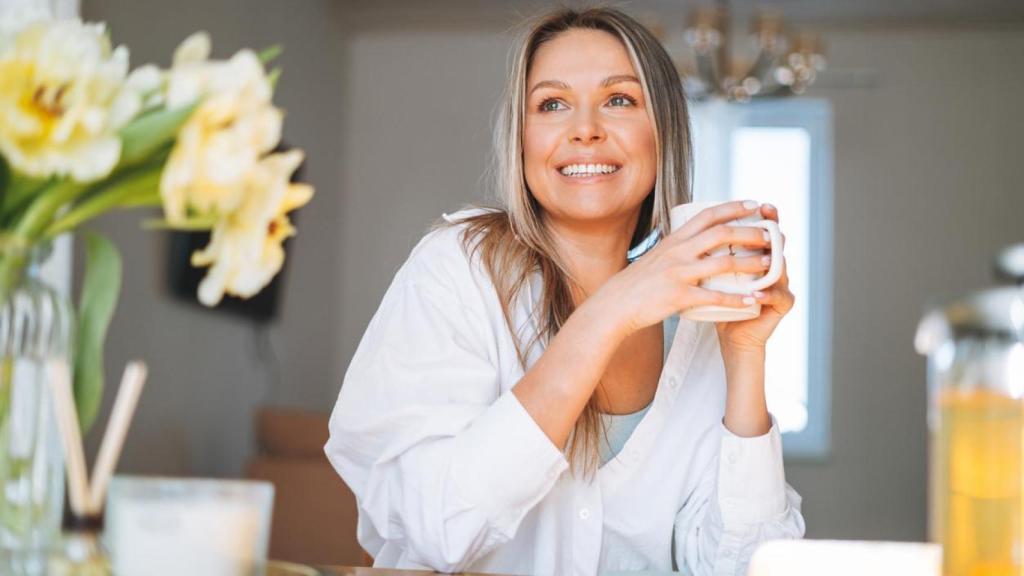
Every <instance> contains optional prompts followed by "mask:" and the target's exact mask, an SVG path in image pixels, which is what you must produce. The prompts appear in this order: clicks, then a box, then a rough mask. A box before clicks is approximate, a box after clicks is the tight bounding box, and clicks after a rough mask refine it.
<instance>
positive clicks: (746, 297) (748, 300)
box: [743, 296, 757, 305]
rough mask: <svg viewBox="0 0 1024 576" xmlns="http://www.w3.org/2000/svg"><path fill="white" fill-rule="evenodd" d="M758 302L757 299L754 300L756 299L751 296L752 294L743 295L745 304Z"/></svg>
mask: <svg viewBox="0 0 1024 576" xmlns="http://www.w3.org/2000/svg"><path fill="white" fill-rule="evenodd" d="M756 302H757V301H756V300H754V299H753V298H752V297H750V296H744V297H743V303H744V304H748V305H749V304H754V303H756Z"/></svg>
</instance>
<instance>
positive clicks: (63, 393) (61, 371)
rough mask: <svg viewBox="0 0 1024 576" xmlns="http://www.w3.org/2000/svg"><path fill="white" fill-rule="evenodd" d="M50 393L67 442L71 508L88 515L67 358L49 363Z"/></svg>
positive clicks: (79, 513)
mask: <svg viewBox="0 0 1024 576" xmlns="http://www.w3.org/2000/svg"><path fill="white" fill-rule="evenodd" d="M47 372H48V375H49V378H48V380H49V382H50V392H51V394H52V396H53V405H54V409H55V411H56V414H57V426H58V427H59V428H60V438H61V443H62V444H63V445H64V464H65V466H66V468H67V473H68V494H69V497H70V499H71V511H72V512H74V513H75V515H76V516H85V515H86V514H87V513H88V511H89V479H88V478H87V477H86V472H85V452H84V450H83V449H82V432H81V428H79V426H78V412H77V411H76V410H75V398H74V396H73V394H72V392H71V371H70V369H69V368H68V364H67V362H66V361H64V360H51V361H50V362H49V364H48V366H47Z"/></svg>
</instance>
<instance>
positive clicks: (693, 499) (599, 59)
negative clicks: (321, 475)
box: [326, 9, 804, 575]
mask: <svg viewBox="0 0 1024 576" xmlns="http://www.w3.org/2000/svg"><path fill="white" fill-rule="evenodd" d="M513 50H514V52H513V60H512V70H511V74H510V76H509V83H508V85H507V89H506V95H505V101H504V105H503V107H502V113H501V116H500V117H499V121H498V126H497V129H496V131H495V134H496V141H495V144H496V145H495V153H496V155H497V170H496V174H497V180H496V181H495V183H494V187H495V192H496V193H497V195H498V196H499V198H500V199H501V201H502V207H501V208H498V209H473V210H467V211H464V212H460V213H458V214H455V215H453V216H446V220H447V221H448V222H447V224H444V225H442V226H439V227H438V229H437V230H435V231H433V232H431V233H430V234H428V235H427V237H426V238H424V239H423V240H422V241H421V242H420V244H419V245H418V246H417V247H416V248H415V249H414V250H413V253H412V255H411V256H410V257H409V260H408V261H407V262H406V263H405V265H404V266H403V267H402V269H401V270H400V271H399V272H398V274H397V275H396V277H395V280H394V282H393V283H392V285H391V287H390V288H389V289H388V292H387V294H385V296H384V299H383V301H382V303H381V306H380V309H379V310H378V312H377V314H376V315H375V316H374V318H373V320H372V321H371V323H370V326H369V327H368V328H367V331H366V334H365V335H364V337H363V340H362V342H361V343H360V345H359V348H358V350H357V351H356V354H355V356H354V358H353V360H352V364H351V365H350V367H349V370H348V373H347V374H346V376H345V382H344V384H343V386H342V389H341V394H340V396H339V398H338V403H337V406H336V407H335V410H334V413H333V415H332V417H331V438H330V440H329V441H328V443H327V446H326V452H327V455H328V457H329V458H330V460H331V462H332V463H333V465H334V466H335V468H336V469H337V470H338V472H339V474H341V476H342V477H343V478H344V479H345V481H346V482H347V483H348V484H349V486H350V487H351V488H352V490H353V492H354V493H355V494H356V496H357V500H358V502H359V514H360V521H359V539H360V543H361V544H362V546H363V547H364V548H366V550H367V551H368V552H369V553H370V554H371V555H373V556H374V557H375V565H376V566H384V567H400V568H412V567H419V568H430V569H434V570H438V571H443V572H460V571H474V572H488V573H515V574H541V575H544V574H579V575H584V574H596V573H599V572H603V571H636V570H648V571H650V570H655V571H668V570H682V571H683V572H686V573H690V574H698V575H706V574H737V575H738V574H745V572H746V563H747V561H748V559H749V557H750V555H751V554H752V553H753V550H754V548H755V547H756V546H757V545H758V544H759V543H760V542H762V541H765V540H768V539H780V538H797V537H800V536H802V535H803V531H804V524H803V519H802V517H801V515H800V497H799V496H798V495H797V494H796V492H795V491H793V490H792V488H789V487H788V485H787V484H786V482H785V478H784V473H783V468H782V453H781V443H780V439H779V431H778V427H777V426H776V425H775V423H774V421H773V420H772V419H771V417H770V416H769V415H768V412H767V408H766V406H765V400H764V342H765V341H766V340H767V338H768V337H769V336H770V335H771V333H772V332H773V330H774V328H775V326H776V325H777V323H778V321H779V320H780V319H781V318H782V317H783V316H784V315H785V314H786V313H787V312H788V311H789V309H790V308H791V307H792V294H790V293H789V291H788V289H787V283H786V278H785V276H784V275H783V279H782V280H780V282H779V283H778V284H777V285H776V287H773V288H772V289H771V290H768V291H766V293H764V294H759V295H758V296H755V295H753V294H751V295H742V294H724V293H721V292H715V291H711V290H705V289H703V288H700V286H699V284H700V281H701V280H702V279H704V278H707V277H709V276H714V275H717V274H722V273H725V272H751V273H754V272H763V271H764V267H765V264H764V263H763V262H762V259H761V258H760V257H743V256H732V255H726V256H715V257H711V256H708V253H710V252H712V251H715V249H716V248H718V247H720V246H723V245H738V246H749V247H752V248H757V249H762V248H764V247H765V245H766V240H765V238H764V235H763V233H762V230H760V229H757V228H751V227H740V226H729V225H726V223H728V222H731V221H733V220H736V219H738V218H743V217H747V216H751V215H753V214H755V213H756V212H760V215H761V216H762V217H763V218H769V219H772V220H777V219H778V214H777V212H776V210H775V209H774V208H772V207H770V206H767V205H765V206H759V205H758V204H756V203H752V202H731V203H727V204H723V205H720V206H718V207H716V208H713V209H709V210H706V211H704V212H702V213H701V214H699V215H698V216H696V217H695V218H693V219H692V220H690V221H689V222H688V223H686V224H685V225H684V226H682V227H680V228H679V229H678V230H676V231H675V232H672V231H671V229H670V225H669V224H670V223H669V217H668V214H669V209H670V208H671V207H672V206H674V205H676V204H678V203H682V202H687V201H688V200H689V189H688V181H689V172H688V170H689V157H690V146H689V142H690V140H689V127H688V119H687V112H686V101H685V98H684V96H683V92H682V88H681V84H680V81H679V77H678V75H677V73H676V71H675V68H674V67H673V65H672V63H671V60H670V59H669V57H668V55H667V54H666V53H665V51H664V49H663V48H662V47H661V45H660V44H658V42H657V41H656V40H655V39H654V37H653V36H652V35H651V34H650V33H649V32H648V31H647V30H646V29H644V28H643V27H642V26H640V25H639V24H637V23H636V21H634V20H633V19H631V18H629V17H628V16H626V15H625V14H623V13H621V12H618V11H616V10H611V9H591V10H586V11H582V12H577V11H573V10H560V11H556V12H554V13H551V14H549V15H546V16H544V17H543V18H541V19H539V20H537V21H534V22H530V23H529V24H528V25H527V27H526V29H525V31H524V34H523V35H522V37H521V38H520V41H519V43H518V44H516V46H515V47H514V49H513ZM653 231H659V232H661V234H662V236H663V238H664V239H663V240H662V241H661V242H660V243H659V244H658V245H657V246H655V247H654V248H653V249H651V250H650V251H649V252H648V253H647V254H646V255H644V256H643V257H641V258H640V259H638V260H637V261H636V262H634V263H633V264H629V265H628V266H627V259H626V254H627V252H628V251H629V249H630V247H631V246H633V245H634V244H636V243H637V242H638V241H639V240H640V239H641V238H645V237H647V236H648V235H650V234H651V233H652V232H653ZM755 298H760V302H761V304H762V306H763V308H762V309H763V310H764V312H763V313H762V315H761V317H759V318H755V319H753V320H749V321H746V322H736V323H732V326H730V327H729V329H728V330H718V331H716V329H715V327H714V326H711V325H709V324H701V323H695V322H691V321H688V320H685V319H677V318H676V314H677V313H678V312H679V311H680V310H684V309H687V308H690V307H694V306H702V305H706V304H715V305H719V306H730V307H743V306H746V305H748V304H749V303H751V302H753V301H754V300H755Z"/></svg>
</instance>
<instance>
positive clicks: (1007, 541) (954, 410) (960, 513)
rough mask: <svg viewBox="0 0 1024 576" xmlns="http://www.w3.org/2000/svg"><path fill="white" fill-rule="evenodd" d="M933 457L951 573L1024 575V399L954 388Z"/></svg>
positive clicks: (935, 506) (934, 491)
mask: <svg viewBox="0 0 1024 576" xmlns="http://www.w3.org/2000/svg"><path fill="white" fill-rule="evenodd" d="M939 408H940V410H941V412H942V419H941V424H940V425H939V430H938V434H937V437H936V438H934V439H933V440H934V444H933V446H932V449H933V451H934V452H933V456H934V457H933V458H932V488H931V498H932V507H931V509H932V518H931V531H932V539H933V540H936V541H938V542H940V543H941V544H942V546H943V574H944V575H945V576H1024V505H1022V503H1024V501H1022V498H1024V491H1022V486H1021V482H1022V477H1021V457H1022V450H1024V441H1022V437H1024V401H1021V400H1015V399H1013V398H1009V397H1008V396H1004V395H1001V394H998V393H996V392H992V391H984V390H974V391H955V390H951V391H947V392H945V393H943V395H942V396H941V397H940V398H939Z"/></svg>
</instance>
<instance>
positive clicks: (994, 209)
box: [84, 0, 1024, 540]
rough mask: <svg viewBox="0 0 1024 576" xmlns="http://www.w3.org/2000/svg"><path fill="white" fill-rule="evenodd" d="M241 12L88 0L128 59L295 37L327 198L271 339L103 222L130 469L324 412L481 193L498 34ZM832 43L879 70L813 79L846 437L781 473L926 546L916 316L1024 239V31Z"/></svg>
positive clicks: (306, 132) (117, 221)
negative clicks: (210, 302) (288, 418)
mask: <svg viewBox="0 0 1024 576" xmlns="http://www.w3.org/2000/svg"><path fill="white" fill-rule="evenodd" d="M242 6H243V2H240V1H236V2H230V3H228V2H224V3H221V4H220V5H219V7H210V6H208V5H207V4H206V3H202V2H199V1H197V0H189V1H188V2H185V3H184V4H182V3H175V4H174V5H173V6H172V5H171V4H168V3H165V2H157V1H156V0H145V1H141V0H140V1H136V2H131V3H128V2H114V1H113V0H86V2H85V4H84V12H85V14H86V16H88V17H90V18H98V19H104V20H107V21H108V22H110V24H111V25H112V27H113V30H114V31H115V36H116V38H117V39H119V40H121V41H124V42H127V43H129V44H130V45H131V46H133V47H135V49H136V52H135V54H134V61H135V62H141V61H144V60H150V59H160V60H162V61H164V62H166V59H167V58H168V57H169V54H170V51H171V50H172V49H173V47H174V45H175V44H176V42H177V41H178V40H179V39H180V37H181V36H183V35H184V34H186V33H187V31H190V30H192V29H195V28H198V27H200V26H206V27H207V28H208V29H210V31H211V32H213V34H214V41H215V46H219V47H220V50H219V51H220V52H221V53H222V54H223V53H226V52H228V51H230V49H234V48H235V47H238V46H241V45H255V46H261V45H265V44H269V43H271V42H272V41H274V40H278V39H284V41H285V44H286V48H287V51H286V53H285V56H284V65H285V76H284V81H283V82H282V84H281V88H280V94H279V97H278V101H279V102H280V103H281V104H282V105H283V106H284V107H285V108H287V109H288V110H289V115H288V120H287V128H286V135H287V137H288V139H289V140H290V141H292V142H295V143H298V144H299V145H301V146H303V147H304V148H306V150H307V151H308V153H309V179H310V180H311V181H312V182H313V184H314V185H316V186H317V191H318V196H317V197H316V199H315V200H314V204H313V205H312V206H311V208H310V209H307V210H305V211H304V212H303V213H302V216H301V220H300V222H299V228H300V237H299V239H298V240H297V241H296V242H295V244H294V248H296V252H295V254H296V255H295V257H294V258H293V260H292V261H291V265H292V268H291V270H290V272H289V278H288V281H289V285H288V293H287V298H286V300H285V307H284V316H283V320H282V321H281V322H280V323H279V324H277V325H275V326H273V327H271V328H269V329H268V330H266V331H264V333H262V335H261V334H258V333H256V332H255V331H254V330H253V329H252V328H251V327H249V326H247V325H246V324H245V323H242V322H238V321H235V320H232V319H229V318H224V317H220V316H215V315H212V314H209V313H206V312H205V311H202V310H199V309H196V308H194V307H192V306H188V305H184V304H180V303H178V302H174V301H172V300H170V299H169V298H168V297H167V296H166V295H165V294H164V292H163V290H162V288H161V286H162V282H163V279H162V273H161V262H162V258H163V255H162V252H161V250H162V243H161V241H160V239H159V237H157V236H154V235H151V234H147V233H143V232H140V231H138V230H137V229H136V220H135V219H134V218H128V217H112V218H107V219H105V220H104V221H103V222H102V223H101V226H100V228H101V229H102V230H103V231H105V232H107V233H109V234H111V235H113V236H115V237H116V239H117V240H119V241H120V244H121V246H122V249H123V250H124V251H125V257H126V269H127V270H128V277H127V278H126V285H125V293H124V296H123V298H122V301H121V306H120V309H119V311H118V316H117V318H116V320H115V323H114V326H113V327H112V334H111V338H110V340H109V350H108V354H107V359H108V364H109V366H110V367H111V368H112V369H118V370H119V369H120V367H121V366H123V364H124V362H125V361H126V360H127V359H128V358H130V357H135V356H141V357H143V358H146V359H147V360H148V361H150V362H151V364H152V365H153V378H152V382H151V386H150V387H149V388H148V390H147V392H146V395H145V396H144V398H143V403H142V407H141V413H140V416H141V418H140V421H139V422H138V423H137V425H136V428H135V430H134V432H133V435H132V437H131V439H130V442H129V445H128V446H127V447H126V450H127V453H126V455H125V462H124V468H125V469H128V470H133V471H145V472H167V473H193V474H214V475H220V474H233V473H237V472H238V470H239V466H240V463H241V462H242V460H243V458H244V456H245V454H246V451H247V450H249V447H250V440H249V431H248V426H249V418H250V414H251V410H252V407H253V406H255V405H256V404H258V403H261V402H269V403H274V404H291V405H297V406H303V407H309V408H318V409H322V410H329V408H330V406H331V404H332V402H333V400H334V397H335V395H336V394H337V390H338V387H339V386H340V382H341V377H342V375H343V372H344V368H345V366H346V364H347V362H348V359H349V358H350V357H351V355H352V353H353V352H354V350H355V347H356V345H357V344H358V341H359V338H360V336H361V334H362V331H363V329H364V328H365V326H366V323H367V322H368V321H369V319H370V317H371V316H372V314H373V312H374V310H375V309H376V306H377V304H378V302H379V301H380V298H381V296H382V295H383V291H384V290H385V288H386V287H387V285H388V283H389V282H390V279H391V276H392V275H393V273H394V271H395V270H396V269H397V267H398V266H399V265H400V264H401V262H402V261H403V260H404V258H405V256H406V255H407V253H408V250H409V249H410V248H411V247H412V245H413V244H414V243H415V241H416V240H417V239H418V238H419V237H420V236H421V235H422V233H423V232H424V231H425V230H426V229H427V228H428V227H429V225H430V224H431V222H432V221H433V220H434V219H435V218H437V217H438V216H439V215H440V214H441V212H442V211H451V210H453V209H456V208H457V207H459V206H460V205H461V204H463V203H466V202H470V201H478V200H480V199H483V198H485V197H486V191H485V189H484V186H483V185H482V182H481V176H482V174H483V172H484V168H485V162H486V158H487V156H486V153H487V146H488V145H489V137H490V118H491V113H492V110H493V107H494V105H495V103H496V99H497V96H498V93H499V90H500V87H501V83H502V79H503V77H504V62H505V51H506V49H507V45H508V36H507V35H505V34H504V33H502V32H500V31H495V30H498V28H497V27H494V26H491V25H486V26H484V25H481V26H477V27H474V26H473V25H472V23H467V22H460V23H459V26H458V29H452V30H448V29H440V28H437V27H434V28H431V27H429V26H423V25H410V26H402V27H395V26H391V25H390V24H389V23H388V22H387V21H386V20H384V21H380V20H379V19H378V20H377V21H375V22H374V26H373V27H372V28H368V29H362V30H360V25H359V22H358V20H357V19H354V18H355V16H353V13H350V12H347V11H346V10H343V9H342V6H344V3H341V2H332V1H329V0H323V1H312V0H306V1H304V2H279V1H278V2H273V1H271V0H260V1H258V2H252V1H249V2H244V8H243V7H242ZM146 22H167V23H168V24H165V25H162V26H143V23H146ZM171 24H173V25H171ZM827 39H828V43H829V55H830V62H831V63H832V64H833V65H834V66H836V67H841V68H869V69H872V70H874V71H875V72H876V74H875V75H874V78H876V82H875V83H874V85H872V86H862V87H851V88H835V89H817V90H816V91H815V94H816V95H820V96H827V97H829V98H831V99H832V102H833V104H834V110H835V129H834V132H835V152H836V160H835V178H836V181H835V196H836V198H835V208H836V214H835V286H836V292H835V295H834V302H835V303H834V321H835V336H834V351H833V363H834V367H833V373H834V374H833V376H834V381H833V417H832V421H833V430H832V438H833V452H832V455H831V457H830V458H829V459H828V461H827V462H824V463H819V464H791V465H790V466H788V469H787V472H788V477H789V480H790V481H791V482H792V483H793V484H794V485H795V486H796V487H797V489H798V490H799V491H800V492H801V493H802V494H803V495H804V498H805V501H804V510H805V514H806V517H807V520H808V525H809V535H811V536H814V537H842V538H882V539H905V540H920V539H923V538H924V537H925V483H926V477H925V458H926V433H925V424H924V415H925V388H924V369H923V361H922V359H920V358H918V357H917V356H915V354H914V352H913V349H912V346H911V343H912V336H913V331H914V327H915V324H916V322H917V320H918V319H919V318H920V316H921V313H922V311H923V310H924V308H925V307H926V305H928V304H929V303H933V302H938V301H941V300H942V299H944V298H945V297H948V296H951V295H955V294H958V293H962V292H964V291H966V290H969V289H972V288H975V287H978V286H982V285H985V284H986V283H987V282H988V278H989V275H988V272H989V260H990V257H991V256H992V254H993V253H994V252H995V250H996V249H998V248H999V247H1000V246H1003V245H1005V244H1007V243H1010V242H1012V241H1020V240H1024V226H1022V225H1021V224H1020V219H1019V215H1020V214H1022V213H1024V194H1021V193H1020V192H1019V190H1018V189H1017V186H1018V184H1017V179H1013V180H1011V178H1012V177H1013V176H1015V175H1016V174H1018V173H1019V170H1018V162H1015V160H1016V158H1015V156H1019V146H1017V141H1018V140H1019V138H1020V134H1021V132H1022V129H1024V126H1022V124H1021V121H1020V120H1019V116H1018V114H1019V106H1018V103H1019V102H1021V101H1024V74H1021V69H1020V66H1021V65H1020V62H1019V55H1020V54H1022V53H1024V28H1019V27H1012V26H1011V27H1000V28H987V29H983V28H975V29H958V28H956V27H946V28H942V29H935V28H933V29H892V28H887V29H873V30H870V31H867V30H861V29H855V28H852V27H848V26H847V27H839V28H836V29H833V30H832V31H830V32H829V33H828V36H827ZM671 44H672V45H673V46H678V40H672V42H671ZM1011 155H1013V156H1011ZM263 337H266V338H269V340H270V342H271V344H272V349H273V351H274V353H275V355H276V356H277V359H278V370H277V373H278V374H279V375H280V377H279V378H278V379H277V380H278V381H277V383H276V384H274V383H273V382H274V380H275V379H274V378H273V377H272V376H271V373H272V372H273V371H272V370H270V369H269V366H268V365H267V362H266V359H267V354H265V353H264V352H261V351H260V349H259V348H258V347H257V346H256V344H255V342H256V339H257V338H263Z"/></svg>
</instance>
